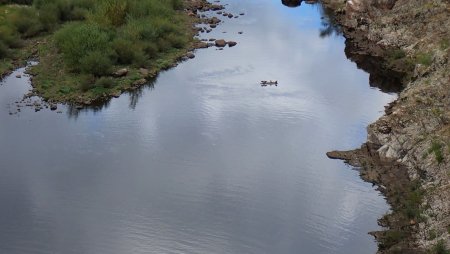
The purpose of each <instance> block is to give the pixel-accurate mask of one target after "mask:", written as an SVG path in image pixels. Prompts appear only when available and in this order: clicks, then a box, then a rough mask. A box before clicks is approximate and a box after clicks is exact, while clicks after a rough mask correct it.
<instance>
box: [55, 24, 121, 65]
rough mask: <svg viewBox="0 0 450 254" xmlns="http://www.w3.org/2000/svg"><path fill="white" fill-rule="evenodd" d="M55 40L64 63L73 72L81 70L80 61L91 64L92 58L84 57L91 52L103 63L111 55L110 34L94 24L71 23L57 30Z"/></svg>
mask: <svg viewBox="0 0 450 254" xmlns="http://www.w3.org/2000/svg"><path fill="white" fill-rule="evenodd" d="M55 38H56V44H57V46H58V48H59V49H60V51H61V53H62V54H63V57H64V59H65V61H66V63H67V64H68V65H69V66H70V67H71V68H73V69H74V70H81V69H80V67H79V66H80V64H81V59H84V60H83V61H84V64H88V62H91V59H90V58H91V57H92V56H91V57H88V58H86V56H88V55H90V53H92V52H96V53H95V54H96V55H100V56H102V58H103V59H102V60H104V61H103V63H106V62H107V61H106V60H105V59H107V58H109V57H110V56H111V55H112V52H111V46H110V39H111V36H110V34H109V33H108V32H107V31H105V30H104V29H102V28H100V27H99V26H98V25H95V24H85V23H71V24H69V25H67V26H65V27H64V28H62V29H61V30H59V31H58V32H57V33H56V35H55ZM109 63H110V62H109Z"/></svg>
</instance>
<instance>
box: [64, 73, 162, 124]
mask: <svg viewBox="0 0 450 254" xmlns="http://www.w3.org/2000/svg"><path fill="white" fill-rule="evenodd" d="M156 80H157V77H155V78H152V79H151V80H149V81H148V83H147V84H145V85H143V86H140V87H138V88H136V89H134V90H132V91H129V92H128V93H127V94H128V96H129V100H130V102H129V108H130V109H135V108H136V106H137V104H138V102H139V99H140V98H141V97H142V96H143V95H144V91H148V90H153V89H155V83H156ZM110 103H111V98H108V99H105V100H102V101H97V102H95V103H93V104H91V105H89V106H85V107H84V108H80V106H78V105H75V104H69V105H68V106H67V115H68V116H69V117H70V118H74V119H76V118H78V116H79V115H80V113H81V112H88V111H90V112H94V113H95V112H99V111H101V110H104V109H107V108H108V107H109V105H110Z"/></svg>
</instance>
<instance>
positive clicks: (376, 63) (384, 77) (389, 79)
mask: <svg viewBox="0 0 450 254" xmlns="http://www.w3.org/2000/svg"><path fill="white" fill-rule="evenodd" d="M355 52H358V51H357V49H356V48H355V45H354V43H353V42H351V41H350V40H347V41H346V42H345V55H346V56H347V58H348V59H350V60H351V61H352V62H354V63H356V66H357V67H358V68H359V69H362V70H364V71H365V72H367V73H369V84H370V86H371V87H376V88H378V89H380V90H381V91H382V92H384V93H399V92H401V91H402V89H403V85H402V80H403V78H404V75H405V74H403V73H400V72H396V71H392V70H387V69H386V68H385V67H384V66H383V59H382V58H381V57H375V56H370V55H363V54H358V53H355Z"/></svg>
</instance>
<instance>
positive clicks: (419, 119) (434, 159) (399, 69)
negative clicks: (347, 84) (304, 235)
mask: <svg viewBox="0 0 450 254" xmlns="http://www.w3.org/2000/svg"><path fill="white" fill-rule="evenodd" d="M322 3H323V5H324V8H325V13H328V14H330V17H329V18H330V20H331V21H332V22H335V23H336V24H338V25H339V29H340V31H342V33H343V34H344V36H345V37H346V38H347V41H346V46H347V47H346V53H347V55H348V57H349V58H350V59H352V60H353V61H355V62H356V63H357V65H358V66H359V67H360V68H363V69H365V70H367V71H368V72H369V73H370V74H371V77H370V81H371V85H374V86H378V87H380V88H381V89H382V90H385V89H386V88H392V87H393V86H392V85H394V88H396V89H394V90H399V91H400V92H399V96H398V99H397V100H396V101H394V102H393V103H391V104H389V105H388V106H386V110H385V115H384V116H383V117H381V118H380V119H379V120H377V121H376V122H375V123H373V124H371V125H370V126H368V128H367V130H368V138H367V142H366V143H365V144H364V145H362V147H361V148H360V149H356V150H353V151H346V152H339V151H334V152H330V153H328V154H327V155H328V156H329V157H330V158H335V159H343V160H345V161H346V162H347V163H349V164H351V165H353V166H355V167H357V168H360V172H361V176H362V177H363V179H365V180H366V181H369V182H372V183H374V184H376V185H377V186H378V188H379V190H380V191H381V192H383V193H384V194H385V196H386V198H387V200H388V202H389V203H390V204H391V206H392V210H393V212H392V213H391V214H388V215H386V216H384V217H383V218H382V219H380V224H381V225H382V226H386V227H387V228H388V230H386V231H383V232H373V233H372V234H373V235H374V236H375V237H376V238H377V240H378V242H379V253H449V249H450V110H449V109H450V67H449V63H448V59H449V56H450V49H449V48H450V2H449V1H446V0H429V1H423V0H348V1H342V0H322ZM387 91H392V90H389V89H387Z"/></svg>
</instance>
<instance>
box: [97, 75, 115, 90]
mask: <svg viewBox="0 0 450 254" xmlns="http://www.w3.org/2000/svg"><path fill="white" fill-rule="evenodd" d="M114 85H115V84H114V79H112V78H107V77H101V78H99V79H98V80H97V81H96V82H95V86H96V87H103V88H111V87H114Z"/></svg>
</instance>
